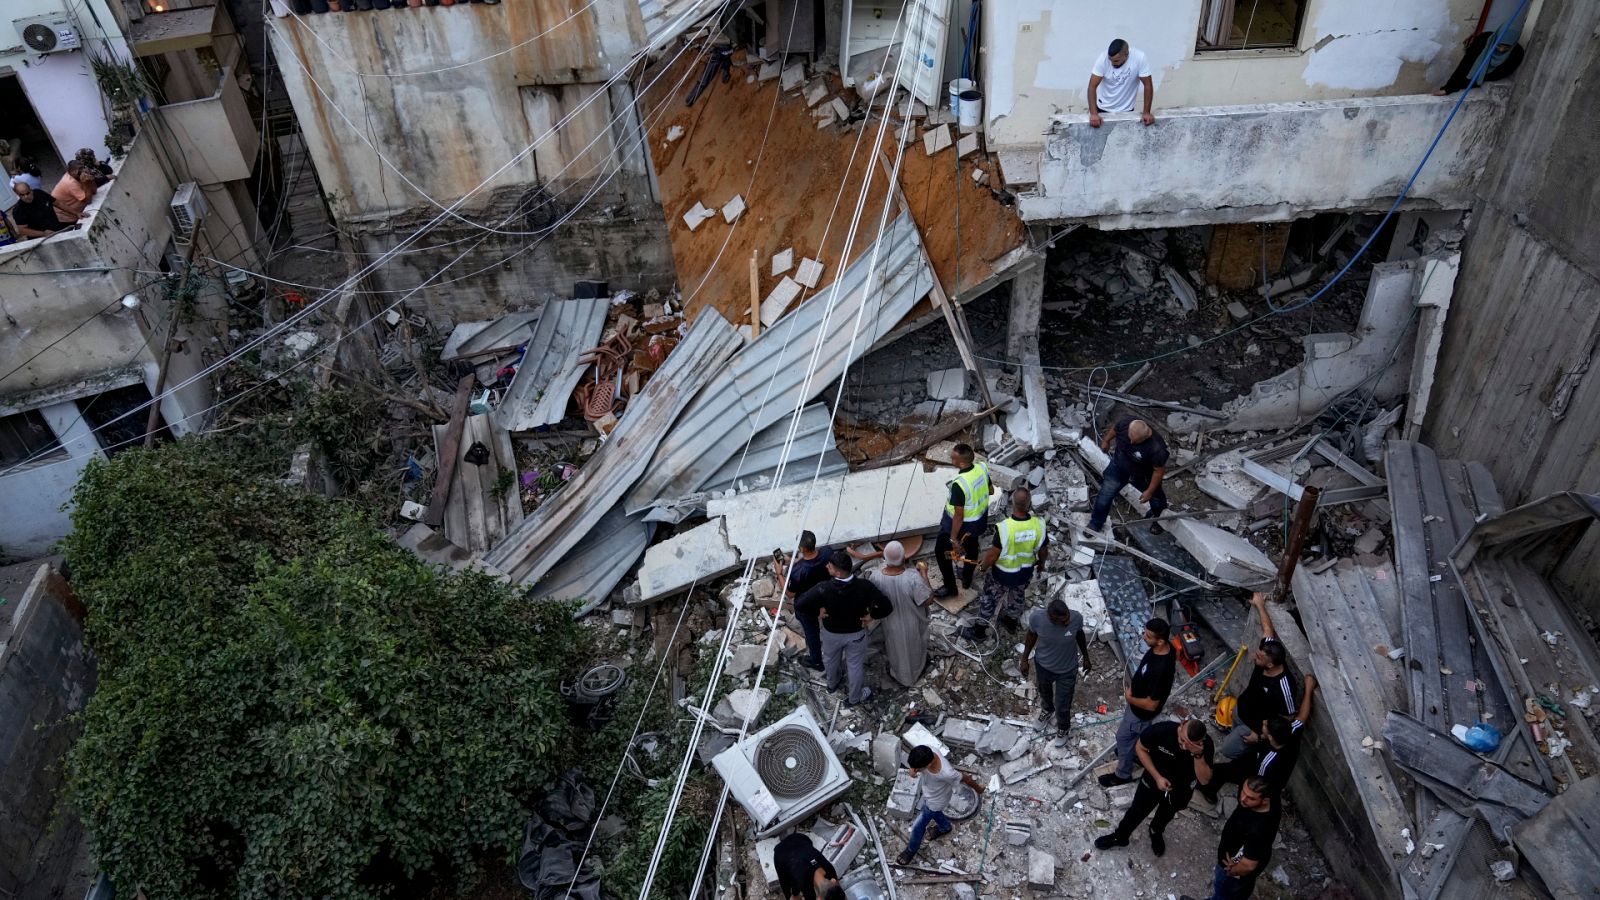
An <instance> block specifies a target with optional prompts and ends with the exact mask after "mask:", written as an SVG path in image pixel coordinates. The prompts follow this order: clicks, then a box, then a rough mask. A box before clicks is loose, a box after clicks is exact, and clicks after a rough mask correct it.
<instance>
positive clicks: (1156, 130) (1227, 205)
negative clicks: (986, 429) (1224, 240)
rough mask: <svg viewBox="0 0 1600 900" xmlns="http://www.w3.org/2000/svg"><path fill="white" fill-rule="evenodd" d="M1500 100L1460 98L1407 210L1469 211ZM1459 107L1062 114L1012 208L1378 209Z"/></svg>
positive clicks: (1151, 211) (1174, 213) (1029, 212)
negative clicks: (1031, 180) (1094, 120)
mask: <svg viewBox="0 0 1600 900" xmlns="http://www.w3.org/2000/svg"><path fill="white" fill-rule="evenodd" d="M1506 94H1507V90H1506V89H1505V88H1503V87H1501V86H1491V87H1490V88H1488V89H1482V90H1478V91H1474V92H1473V94H1472V95H1471V96H1469V97H1468V98H1467V101H1466V103H1464V104H1463V105H1462V107H1461V111H1460V112H1459V113H1457V115H1456V117H1455V121H1454V122H1453V123H1452V124H1451V126H1450V129H1449V131H1447V132H1446V133H1445V136H1444V139H1443V140H1441V141H1440V143H1439V146H1438V148H1437V149H1436V150H1435V151H1434V153H1433V156H1432V158H1431V159H1429V161H1428V164H1427V166H1426V167H1425V168H1424V169H1423V170H1422V174H1421V177H1419V178H1418V180H1417V183H1416V185H1415V186H1414V187H1413V188H1412V191H1411V194H1410V195H1409V199H1408V203H1410V204H1411V205H1413V206H1422V207H1434V208H1463V207H1466V206H1469V205H1471V202H1472V200H1473V190H1472V189H1473V185H1474V181H1475V179H1476V178H1477V176H1478V174H1479V173H1480V172H1481V171H1482V169H1483V168H1484V166H1485V165H1486V164H1487V162H1488V158H1489V154H1490V153H1491V152H1492V151H1493V148H1494V138H1495V137H1496V134H1497V130H1498V129H1499V127H1500V123H1501V120H1502V117H1503V114H1504V101H1505V97H1506ZM1454 102H1455V98H1450V97H1432V96H1427V95H1412V96H1407V97H1381V98H1374V99H1369V100H1327V101H1307V102H1300V103H1275V104H1265V105H1240V106H1227V107H1207V108H1199V109H1176V110H1165V111H1163V117H1164V118H1163V119H1162V120H1161V121H1160V122H1158V123H1157V124H1156V125H1155V126H1152V127H1146V126H1144V125H1142V124H1140V123H1139V121H1138V119H1137V118H1136V117H1131V116H1122V117H1118V118H1117V119H1115V120H1108V121H1106V123H1105V124H1104V125H1103V126H1101V127H1100V128H1091V127H1089V124H1088V120H1087V118H1086V117H1085V116H1083V115H1070V116H1062V117H1060V118H1059V119H1058V120H1057V122H1056V124H1055V125H1054V126H1053V133H1052V134H1050V136H1049V137H1048V138H1047V143H1046V145H1045V149H1044V154H1043V156H1042V157H1041V158H1040V160H1039V171H1038V182H1037V188H1036V189H1035V190H1033V191H1031V192H1028V193H1024V194H1022V195H1021V196H1020V197H1019V199H1018V210H1019V212H1020V214H1021V215H1022V217H1023V218H1024V219H1025V220H1028V221H1057V222H1072V221H1084V220H1096V221H1097V222H1098V224H1099V225H1100V227H1103V228H1160V227H1167V226H1171V225H1184V224H1194V223H1197V222H1205V223H1215V222H1236V221H1263V220H1290V219H1294V218H1298V217H1300V216H1304V215H1307V214H1309V213H1313V212H1322V211H1331V210H1355V209H1374V208H1377V209H1384V208H1387V207H1388V206H1389V204H1390V203H1392V202H1393V200H1394V198H1395V197H1396V196H1398V195H1399V193H1400V189H1401V188H1402V187H1403V186H1404V185H1405V183H1406V179H1408V178H1409V177H1410V176H1411V173H1412V172H1413V171H1414V170H1415V169H1416V166H1417V162H1418V161H1419V160H1420V159H1421V158H1422V153H1423V151H1424V150H1426V149H1427V147H1428V145H1429V143H1430V142H1431V141H1432V140H1433V137H1434V135H1435V134H1436V133H1437V132H1438V131H1439V128H1440V127H1441V126H1442V125H1443V124H1444V122H1445V120H1446V118H1448V117H1449V115H1450V110H1451V108H1452V105H1453V104H1454ZM1007 178H1008V179H1012V180H1014V176H1013V175H1012V173H1011V171H1009V170H1008V172H1007Z"/></svg>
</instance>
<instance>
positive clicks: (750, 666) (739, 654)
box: [724, 644, 767, 678]
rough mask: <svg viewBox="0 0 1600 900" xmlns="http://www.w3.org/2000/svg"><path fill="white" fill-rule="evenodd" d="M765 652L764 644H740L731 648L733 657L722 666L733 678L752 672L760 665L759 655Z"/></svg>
mask: <svg viewBox="0 0 1600 900" xmlns="http://www.w3.org/2000/svg"><path fill="white" fill-rule="evenodd" d="M766 652H767V648H766V645H764V644H741V645H740V646H738V647H735V648H733V658H732V659H729V660H728V664H727V666H725V667H724V668H725V669H726V670H727V673H728V674H729V675H732V676H734V677H735V678H737V677H738V676H740V675H743V674H744V673H746V672H754V671H755V670H756V668H757V667H759V666H760V665H761V657H762V656H764V655H766Z"/></svg>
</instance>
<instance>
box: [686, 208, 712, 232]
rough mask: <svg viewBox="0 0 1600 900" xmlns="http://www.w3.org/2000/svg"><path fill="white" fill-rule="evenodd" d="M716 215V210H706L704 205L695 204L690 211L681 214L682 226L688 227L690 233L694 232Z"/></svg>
mask: <svg viewBox="0 0 1600 900" xmlns="http://www.w3.org/2000/svg"><path fill="white" fill-rule="evenodd" d="M716 214H717V212H716V210H713V209H707V208H706V205H705V204H704V203H696V204H695V205H694V207H693V208H692V209H690V210H689V211H688V212H686V213H684V214H683V224H685V225H687V226H689V230H690V231H694V230H695V229H696V228H699V227H700V226H701V225H702V224H704V223H705V221H706V220H707V219H709V218H711V217H712V216H715V215H716Z"/></svg>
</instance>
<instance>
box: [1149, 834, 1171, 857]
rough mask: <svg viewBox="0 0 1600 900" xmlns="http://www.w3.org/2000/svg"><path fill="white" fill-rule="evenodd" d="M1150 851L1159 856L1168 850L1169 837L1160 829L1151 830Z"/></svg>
mask: <svg viewBox="0 0 1600 900" xmlns="http://www.w3.org/2000/svg"><path fill="white" fill-rule="evenodd" d="M1150 852H1151V853H1154V854H1155V855H1157V856H1160V855H1161V854H1163V853H1166V852H1167V839H1166V838H1164V837H1162V836H1161V832H1159V831H1152V832H1150Z"/></svg>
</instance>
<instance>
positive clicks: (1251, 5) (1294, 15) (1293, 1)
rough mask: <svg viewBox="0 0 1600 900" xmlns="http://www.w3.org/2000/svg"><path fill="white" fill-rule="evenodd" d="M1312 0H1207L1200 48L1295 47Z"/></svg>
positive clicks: (1201, 21)
mask: <svg viewBox="0 0 1600 900" xmlns="http://www.w3.org/2000/svg"><path fill="white" fill-rule="evenodd" d="M1309 2H1310V0H1205V5H1204V6H1202V7H1201V8H1200V39H1199V42H1198V43H1197V45H1196V48H1195V49H1197V50H1202V51H1203V50H1259V49H1264V48H1270V47H1293V46H1295V45H1296V44H1297V43H1299V40H1300V22H1301V20H1302V19H1304V18H1305V12H1306V4H1307V3H1309Z"/></svg>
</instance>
